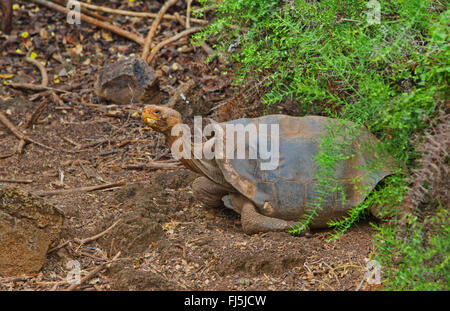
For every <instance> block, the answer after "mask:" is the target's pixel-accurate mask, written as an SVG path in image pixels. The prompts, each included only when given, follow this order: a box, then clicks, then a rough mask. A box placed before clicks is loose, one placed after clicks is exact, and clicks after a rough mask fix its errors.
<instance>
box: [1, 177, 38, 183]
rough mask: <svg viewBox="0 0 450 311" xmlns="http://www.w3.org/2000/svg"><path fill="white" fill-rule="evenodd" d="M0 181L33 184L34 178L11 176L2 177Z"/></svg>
mask: <svg viewBox="0 0 450 311" xmlns="http://www.w3.org/2000/svg"><path fill="white" fill-rule="evenodd" d="M0 182H8V183H15V184H31V183H32V182H33V180H31V179H10V178H0Z"/></svg>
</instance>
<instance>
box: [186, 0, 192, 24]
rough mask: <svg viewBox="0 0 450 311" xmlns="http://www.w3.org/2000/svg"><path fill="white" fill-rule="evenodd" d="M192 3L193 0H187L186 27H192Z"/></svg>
mask: <svg viewBox="0 0 450 311" xmlns="http://www.w3.org/2000/svg"><path fill="white" fill-rule="evenodd" d="M191 4H192V0H186V6H187V8H186V28H191Z"/></svg>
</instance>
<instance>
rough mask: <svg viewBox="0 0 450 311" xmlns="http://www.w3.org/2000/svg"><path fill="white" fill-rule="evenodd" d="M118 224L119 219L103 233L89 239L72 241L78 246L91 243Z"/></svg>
mask: <svg viewBox="0 0 450 311" xmlns="http://www.w3.org/2000/svg"><path fill="white" fill-rule="evenodd" d="M119 222H120V219H119V220H118V221H116V222H115V223H113V224H112V225H111V226H110V227H109V228H108V229H106V230H105V231H102V232H100V233H98V234H96V235H94V236H91V237H89V238H85V239H74V241H75V242H77V243H78V244H80V246H81V245H83V244H86V243H89V242H92V241H95V240H97V239H99V238H101V237H102V236H104V235H105V234H107V233H108V232H110V231H111V230H112V229H114V227H115V226H117V224H118V223H119Z"/></svg>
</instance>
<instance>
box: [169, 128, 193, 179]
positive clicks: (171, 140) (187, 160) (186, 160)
mask: <svg viewBox="0 0 450 311" xmlns="http://www.w3.org/2000/svg"><path fill="white" fill-rule="evenodd" d="M162 133H163V134H164V136H165V137H166V140H167V143H168V144H169V147H170V149H171V150H172V145H173V144H174V143H175V142H176V141H179V140H180V139H181V142H182V143H181V144H179V148H180V149H179V150H180V151H181V152H183V151H184V150H183V146H185V145H190V146H191V154H189V158H185V157H182V158H181V159H180V162H181V163H183V165H184V166H186V167H187V168H188V169H190V170H192V171H194V172H196V173H199V174H201V171H200V170H199V169H198V167H197V165H196V164H195V161H194V160H193V159H194V156H193V154H192V150H194V149H193V148H194V146H193V144H192V142H191V141H190V140H189V141H188V139H187V138H186V137H185V136H183V132H182V131H180V132H179V133H178V135H172V128H170V129H169V130H167V131H165V132H162ZM197 161H198V160H197Z"/></svg>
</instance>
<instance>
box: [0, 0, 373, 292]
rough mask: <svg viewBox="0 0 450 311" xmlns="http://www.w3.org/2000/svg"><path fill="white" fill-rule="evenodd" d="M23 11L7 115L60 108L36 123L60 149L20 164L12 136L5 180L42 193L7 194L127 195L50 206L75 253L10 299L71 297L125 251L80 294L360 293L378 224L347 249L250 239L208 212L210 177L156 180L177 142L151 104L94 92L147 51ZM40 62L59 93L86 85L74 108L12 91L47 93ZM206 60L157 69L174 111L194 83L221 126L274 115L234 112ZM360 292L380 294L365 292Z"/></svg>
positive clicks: (222, 71)
mask: <svg viewBox="0 0 450 311" xmlns="http://www.w3.org/2000/svg"><path fill="white" fill-rule="evenodd" d="M119 2H120V1H115V2H112V4H111V5H113V6H114V5H115V4H114V3H119ZM122 2H123V3H125V2H127V1H122ZM17 3H18V4H19V8H18V9H16V10H15V11H14V19H15V23H14V27H13V33H12V34H11V36H6V35H2V36H1V37H0V38H1V39H0V40H1V41H0V43H1V44H2V51H1V54H2V56H1V58H0V74H2V75H4V76H2V77H3V78H2V79H0V80H1V81H0V82H1V84H2V86H1V88H0V111H2V112H4V113H5V114H6V115H7V116H8V118H9V119H10V120H11V121H12V122H13V123H14V124H15V125H17V126H19V127H20V126H21V124H23V123H24V121H25V120H26V118H27V117H28V116H29V115H30V114H31V113H32V112H33V111H34V110H35V109H36V108H37V107H38V106H39V104H41V103H43V102H46V103H47V105H46V106H45V109H44V111H43V113H42V114H41V116H40V118H39V120H38V121H37V122H36V124H34V125H33V126H32V127H31V128H28V129H26V130H23V132H24V133H25V134H27V135H29V136H30V137H32V138H33V139H34V140H35V141H38V142H41V143H43V144H45V145H47V146H51V147H52V148H55V149H58V150H57V151H54V150H47V149H45V148H42V147H41V146H38V145H36V144H34V143H31V144H27V145H26V146H25V147H24V152H23V153H22V154H14V155H12V156H8V154H9V153H10V152H13V151H14V150H15V148H16V146H17V144H18V140H17V138H16V137H14V136H13V135H11V134H10V133H9V132H8V131H7V130H6V128H4V127H2V126H1V125H0V178H3V179H4V178H12V179H27V180H32V182H30V183H3V184H7V185H12V186H17V187H20V188H21V189H25V190H54V189H73V188H76V187H81V186H90V185H99V184H103V183H112V182H121V181H124V182H126V185H125V186H122V187H116V188H113V189H107V190H100V191H94V192H89V193H69V194H63V195H53V196H48V197H47V198H46V199H47V200H49V202H51V203H53V204H55V205H56V206H58V207H59V208H60V209H61V210H63V211H64V213H65V215H66V219H65V223H64V227H63V230H62V234H61V240H60V241H59V244H62V243H63V242H68V243H66V245H65V246H64V247H62V248H59V249H57V250H55V251H52V252H50V253H49V254H48V261H47V263H46V264H45V265H44V267H43V269H42V270H41V272H40V273H37V274H35V275H28V276H23V277H18V278H13V279H11V278H9V279H8V278H4V279H0V290H62V289H65V288H67V287H68V285H69V284H68V283H67V278H66V277H67V275H68V273H69V271H70V268H68V267H67V266H66V265H67V263H68V262H70V261H71V260H77V261H78V262H79V263H80V264H81V274H82V276H83V275H86V274H87V273H89V271H91V270H92V269H93V268H95V267H96V266H97V265H98V264H100V263H103V262H105V261H108V260H111V259H112V258H113V257H114V256H115V255H116V254H117V253H118V252H119V251H120V256H119V257H118V259H117V260H116V261H114V262H113V263H112V265H111V267H110V268H109V269H104V270H102V271H101V272H100V273H98V274H96V275H95V276H94V277H93V278H92V279H91V280H89V281H87V282H86V283H84V284H82V285H81V287H80V289H82V290H110V289H111V290H355V289H356V288H357V287H359V285H360V282H361V281H362V280H363V278H364V274H365V272H366V270H365V266H366V262H365V259H366V258H368V257H369V255H370V253H371V252H372V251H373V243H372V234H373V233H374V229H372V228H371V226H370V225H369V221H364V222H361V223H359V224H358V225H357V226H355V227H353V228H352V229H351V230H350V231H349V232H347V233H346V234H345V235H344V236H343V237H342V238H341V239H339V240H337V241H334V242H327V238H328V236H329V233H330V232H329V231H328V230H323V231H317V232H313V234H312V237H310V238H306V237H294V236H290V235H289V234H287V233H265V234H256V235H251V236H249V235H246V234H244V233H243V232H242V229H241V226H240V218H239V216H238V215H236V214H235V213H234V212H233V211H229V210H226V209H225V208H214V209H210V208H205V207H204V206H202V204H200V203H199V202H198V201H197V200H196V198H194V197H193V194H192V190H191V183H192V181H193V180H194V179H195V178H196V174H194V173H192V172H190V171H188V170H186V169H184V168H176V169H164V170H155V169H150V168H148V167H145V165H146V164H148V163H151V162H152V161H153V160H157V161H159V163H172V162H173V160H172V159H171V155H170V153H169V152H168V148H167V144H166V143H165V139H164V137H163V136H161V135H160V134H157V133H155V132H153V131H151V130H150V129H148V128H145V126H144V124H143V123H142V122H141V120H140V118H139V116H138V115H137V114H135V112H139V111H140V108H141V107H142V105H141V104H138V103H137V104H131V105H126V106H117V105H110V104H109V103H107V102H104V101H102V100H99V99H98V97H97V96H96V95H95V93H94V91H93V89H92V88H93V83H94V81H95V79H96V77H97V72H98V70H99V69H100V68H101V66H102V65H104V64H106V63H108V62H113V61H115V60H117V59H118V58H119V54H121V55H130V54H131V53H136V54H138V53H139V51H140V47H139V46H138V45H137V44H135V43H132V42H130V41H128V40H126V39H124V38H121V37H119V36H116V35H111V34H110V33H107V32H105V31H101V30H99V29H97V28H95V27H92V26H90V25H87V24H83V26H82V27H81V28H76V27H69V26H68V25H67V24H65V23H64V20H65V19H64V18H63V16H62V15H61V14H56V13H55V12H53V11H50V10H48V9H46V8H43V7H41V8H39V10H36V6H35V5H34V4H29V3H28V2H25V1H17ZM152 3H153V2H152ZM127 5H130V6H131V5H132V4H130V3H129V4H124V5H123V6H122V8H128V9H133V10H140V9H141V10H142V9H143V4H142V3H139V2H138V3H137V4H135V6H134V7H127ZM152 6H155V7H154V8H153V7H152V12H157V10H158V8H159V6H160V4H158V2H156V4H152ZM183 10H185V7H184V1H179V4H178V6H177V5H176V6H174V7H173V8H171V10H169V13H173V12H177V11H178V12H180V14H181V13H182V12H184V11H183ZM111 18H112V19H114V21H115V22H116V23H117V24H119V25H123V26H124V27H132V28H133V29H134V30H136V31H137V32H140V33H141V34H142V35H145V34H146V30H147V27H148V25H149V24H150V23H151V21H149V20H144V19H137V18H136V19H131V21H132V26H130V23H129V22H130V20H129V19H125V18H124V17H111ZM30 25H32V26H30ZM42 29H45V32H43V31H42ZM182 29H183V28H182V26H181V25H179V24H177V23H176V22H175V21H170V20H169V21H164V22H163V23H162V26H161V29H159V32H158V35H157V37H156V38H155V40H156V41H157V42H159V41H161V40H163V39H164V38H166V37H168V36H171V35H173V34H174V33H177V32H179V31H181V30H182ZM23 32H27V33H28V37H27V38H23V36H21V33H23ZM80 47H81V48H80ZM18 49H20V51H19V50H18ZM80 49H82V51H81V52H80ZM27 50H32V51H34V52H35V53H36V54H37V55H38V59H39V60H42V61H44V62H45V63H46V69H47V71H48V74H49V77H50V86H53V87H61V86H63V85H75V86H76V85H77V84H79V86H78V87H76V88H75V89H73V90H72V91H71V93H67V94H59V96H60V99H61V100H62V102H63V104H64V106H62V105H61V102H59V101H57V100H55V99H54V98H53V97H52V96H50V95H49V94H41V95H42V96H40V97H37V96H36V93H37V92H32V91H24V90H17V89H13V88H10V87H7V86H5V85H4V84H3V82H4V81H5V80H7V79H6V78H5V75H10V74H13V75H14V77H12V78H10V80H8V81H15V82H32V83H36V84H39V81H40V75H39V71H38V70H37V69H36V68H35V67H34V66H33V65H31V64H28V63H26V62H24V61H23V58H24V55H25V53H26V51H27ZM22 51H23V52H22ZM206 57H207V54H206V53H205V51H204V50H203V49H201V48H199V47H192V46H190V45H189V43H188V41H187V40H181V41H180V42H178V43H177V44H173V45H171V46H169V47H166V48H164V49H163V50H162V51H161V52H160V53H159V54H158V58H157V60H156V62H154V63H153V66H154V68H155V70H156V71H157V73H158V75H159V76H160V85H161V93H162V98H163V102H167V101H168V100H169V99H170V97H171V95H172V94H174V92H175V90H176V88H177V87H178V85H179V84H180V83H181V82H186V81H188V80H189V79H194V81H195V82H196V88H195V91H193V92H194V93H195V95H194V96H192V98H195V99H196V101H195V102H193V103H192V104H193V105H194V106H195V107H198V110H196V111H195V112H199V113H202V114H203V115H205V116H206V115H208V116H212V117H213V118H215V119H216V120H218V121H223V120H224V119H232V118H236V117H243V116H255V115H258V114H259V115H260V114H261V113H262V112H263V110H262V108H261V107H258V105H257V104H255V105H252V106H251V107H249V106H248V105H247V106H246V105H243V104H242V103H236V101H233V100H230V101H229V103H227V104H223V103H225V101H227V100H228V99H230V98H233V91H232V90H231V88H230V84H231V81H232V68H230V67H229V65H226V64H223V63H221V62H220V61H219V60H217V59H215V60H213V61H212V62H211V63H208V64H206V63H205V62H204V60H205V59H206ZM68 60H70V61H68ZM63 68H64V69H65V70H62V69H63ZM214 107H219V108H218V109H214ZM211 108H213V110H212V111H211ZM185 117H186V118H187V119H188V118H189V117H190V116H185ZM2 156H3V157H2ZM142 165H143V166H142ZM62 175H63V176H64V178H63V179H62ZM61 180H62V182H61ZM118 220H120V222H119V223H118V224H117V225H116V226H115V227H113V229H112V230H110V231H109V232H108V233H107V234H105V235H103V236H102V237H100V238H98V239H96V240H94V241H92V242H89V243H86V244H84V245H81V246H80V245H79V244H77V243H76V242H74V240H75V239H81V238H86V237H90V236H94V235H96V234H97V233H100V232H102V231H104V230H106V229H107V228H109V227H110V226H111V225H112V224H113V223H114V222H116V221H118ZM55 246H57V245H56V244H55V245H53V247H55ZM360 289H361V290H370V289H372V288H370V287H369V285H368V284H367V283H365V282H364V283H363V284H362V287H360Z"/></svg>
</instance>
